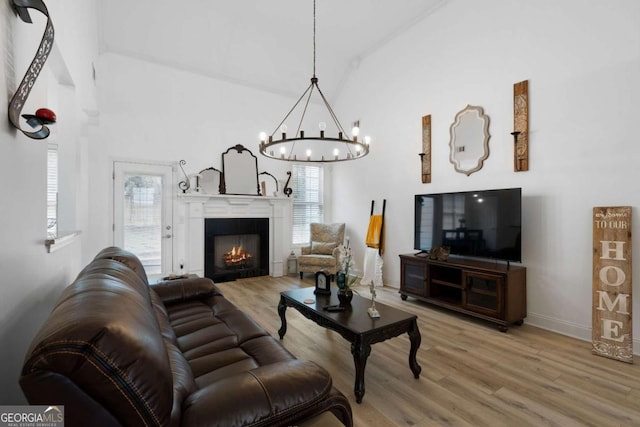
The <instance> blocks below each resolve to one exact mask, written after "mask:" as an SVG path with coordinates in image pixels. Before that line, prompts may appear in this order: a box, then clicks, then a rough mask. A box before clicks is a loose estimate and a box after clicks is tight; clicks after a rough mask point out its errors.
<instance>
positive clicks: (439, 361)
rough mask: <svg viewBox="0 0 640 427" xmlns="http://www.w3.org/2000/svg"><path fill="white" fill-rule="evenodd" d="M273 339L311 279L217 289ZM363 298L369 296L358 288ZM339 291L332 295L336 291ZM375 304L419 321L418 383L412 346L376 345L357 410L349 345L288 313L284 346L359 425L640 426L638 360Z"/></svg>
mask: <svg viewBox="0 0 640 427" xmlns="http://www.w3.org/2000/svg"><path fill="white" fill-rule="evenodd" d="M217 285H218V286H219V288H220V289H221V290H222V291H223V293H224V294H225V296H226V297H227V298H228V299H229V300H231V301H232V302H233V303H234V304H236V305H237V306H238V307H240V308H242V309H243V310H244V311H245V312H247V314H249V315H251V316H252V317H253V318H254V319H255V320H256V321H257V322H258V323H260V324H261V325H262V326H263V327H264V328H265V329H266V330H267V331H269V333H271V334H272V335H273V336H274V337H277V336H278V332H277V331H278V329H279V328H280V318H279V316H278V311H277V305H278V301H279V299H280V292H281V291H284V290H288V289H294V288H299V287H307V286H313V282H312V280H311V278H310V277H309V278H305V280H304V281H301V280H299V279H298V278H297V277H280V278H272V277H268V276H264V277H258V278H251V279H242V280H238V281H235V282H226V283H219V284H217ZM357 289H358V290H359V293H360V295H361V296H363V297H369V296H370V295H369V292H368V289H366V288H364V287H360V288H357ZM334 292H335V288H334ZM377 294H378V301H379V302H381V303H384V304H387V305H391V306H394V307H397V308H400V309H401V310H404V311H407V312H410V313H414V314H416V315H417V316H418V326H419V328H420V332H421V334H422V344H421V346H420V349H419V351H418V356H417V358H418V363H419V364H420V365H421V366H422V373H421V376H420V378H419V379H415V378H414V377H413V374H412V373H411V371H410V369H409V364H408V352H409V347H410V345H409V338H408V336H407V335H403V336H401V337H397V338H393V339H390V340H387V341H384V342H382V343H378V344H374V345H373V346H372V350H371V355H370V356H369V359H368V361H367V366H366V371H365V388H366V393H365V396H364V399H363V401H362V403H361V404H357V403H356V402H355V397H354V394H353V386H354V365H353V358H352V356H351V350H350V344H349V343H348V342H347V341H346V340H345V339H343V338H342V337H341V336H340V335H339V334H337V333H335V332H333V331H329V330H327V329H324V328H322V327H320V326H318V325H316V324H315V323H313V322H312V321H310V320H308V319H306V318H304V317H303V316H302V315H300V313H298V312H297V311H296V310H295V309H291V308H289V309H287V326H288V329H287V334H286V336H285V337H284V339H283V341H282V343H283V344H284V346H285V347H286V348H287V349H288V350H289V351H291V352H292V353H293V354H294V355H295V356H296V357H298V358H300V359H306V360H313V361H315V362H316V363H318V364H319V365H321V366H323V367H324V368H325V369H327V370H328V371H329V372H330V373H331V375H332V377H333V383H334V385H335V386H336V387H337V388H338V389H339V390H341V391H342V392H343V393H344V394H345V395H346V396H347V397H348V398H349V400H350V401H351V405H352V408H353V415H354V423H355V425H356V426H367V427H369V426H376V427H390V426H418V427H423V426H424V427H426V426H449V425H450V426H491V427H495V426H517V427H524V426H562V427H567V426H597V427H602V426H640V366H639V365H638V363H639V362H640V360H639V359H638V357H637V356H635V357H634V364H627V363H623V362H618V361H615V360H610V359H606V358H603V357H599V356H595V355H592V354H591V344H590V343H588V342H584V341H580V340H577V339H573V338H569V337H566V336H563V335H559V334H555V333H552V332H548V331H545V330H542V329H538V328H535V327H532V326H528V325H526V320H525V325H523V326H521V327H518V326H513V327H511V328H509V331H508V332H507V333H501V332H499V331H498V330H497V328H496V327H495V326H494V325H492V324H490V323H486V322H484V321H479V320H476V319H473V318H470V317H468V316H463V315H459V314H456V313H451V312H449V311H445V310H442V309H439V308H435V307H433V306H430V305H428V304H425V303H422V302H418V301H415V300H413V299H411V298H409V299H408V300H407V301H402V300H401V299H400V295H399V294H398V291H397V289H394V288H383V289H378V290H377Z"/></svg>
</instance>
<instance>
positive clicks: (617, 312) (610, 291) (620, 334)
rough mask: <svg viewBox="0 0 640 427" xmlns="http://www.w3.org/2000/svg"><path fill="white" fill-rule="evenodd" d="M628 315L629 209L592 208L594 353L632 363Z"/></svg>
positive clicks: (626, 207)
mask: <svg viewBox="0 0 640 427" xmlns="http://www.w3.org/2000/svg"><path fill="white" fill-rule="evenodd" d="M631 312H632V305H631V207H630V206H618V207H598V208H593V316H592V322H593V334H592V346H593V347H592V353H593V354H597V355H599V356H604V357H608V358H611V359H616V360H621V361H623V362H627V363H633V335H632V333H631V326H632V316H631Z"/></svg>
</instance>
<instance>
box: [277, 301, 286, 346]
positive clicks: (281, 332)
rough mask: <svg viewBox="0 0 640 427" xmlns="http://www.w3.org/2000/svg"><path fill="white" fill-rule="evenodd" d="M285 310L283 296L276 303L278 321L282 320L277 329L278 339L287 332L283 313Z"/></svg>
mask: <svg viewBox="0 0 640 427" xmlns="http://www.w3.org/2000/svg"><path fill="white" fill-rule="evenodd" d="M286 310H287V304H286V303H285V302H284V297H280V302H279V303H278V314H279V315H280V321H281V322H282V325H281V326H280V329H278V335H280V339H282V338H284V334H286V333H287V318H286V317H285V315H284V313H285V311H286Z"/></svg>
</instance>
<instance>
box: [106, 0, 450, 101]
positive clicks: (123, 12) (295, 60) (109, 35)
mask: <svg viewBox="0 0 640 427" xmlns="http://www.w3.org/2000/svg"><path fill="white" fill-rule="evenodd" d="M446 1H448V0H393V1H391V0H317V4H316V16H317V18H316V58H317V62H316V74H317V76H318V78H319V83H320V85H321V87H322V88H323V91H324V92H325V93H327V94H334V95H335V94H336V93H337V92H339V91H340V88H341V87H342V85H343V84H344V82H345V79H346V78H347V76H348V75H349V73H350V72H351V71H352V70H353V69H354V68H357V67H358V66H359V64H360V61H361V60H362V59H364V58H366V57H367V55H370V54H371V53H372V52H374V51H375V50H376V49H378V48H379V47H381V46H382V45H384V44H385V43H387V42H388V41H390V40H392V39H393V38H394V37H397V36H398V35H400V34H402V33H403V32H404V31H406V30H407V29H409V28H410V27H411V26H413V25H414V24H416V23H417V22H419V21H421V20H422V19H424V18H425V17H427V16H428V15H430V14H431V13H433V12H434V11H435V10H437V9H438V8H439V7H441V6H442V5H443V4H444V3H446ZM99 8H100V9H99V22H100V49H101V52H102V53H109V52H111V53H116V54H120V55H125V56H130V57H134V58H138V59H141V60H145V61H150V62H154V63H158V64H162V65H166V66H169V67H175V68H178V69H182V70H185V71H190V72H194V73H198V74H202V75H206V76H210V77H213V78H217V79H222V80H225V81H230V82H234V83H238V84H242V85H246V86H249V87H253V88H258V89H261V90H267V91H270V92H273V93H278V94H282V95H287V96H295V97H297V96H299V95H300V94H301V93H302V91H303V90H304V89H305V88H306V86H307V85H308V84H309V79H310V78H311V76H312V74H313V0H180V1H167V0H135V1H131V0H108V1H101V2H99Z"/></svg>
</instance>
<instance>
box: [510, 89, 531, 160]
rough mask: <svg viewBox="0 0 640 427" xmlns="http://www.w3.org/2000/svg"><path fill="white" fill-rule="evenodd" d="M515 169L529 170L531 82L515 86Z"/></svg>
mask: <svg viewBox="0 0 640 427" xmlns="http://www.w3.org/2000/svg"><path fill="white" fill-rule="evenodd" d="M511 135H513V169H514V171H516V172H524V171H528V170H529V81H528V80H524V81H521V82H519V83H515V84H514V85H513V132H511Z"/></svg>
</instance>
